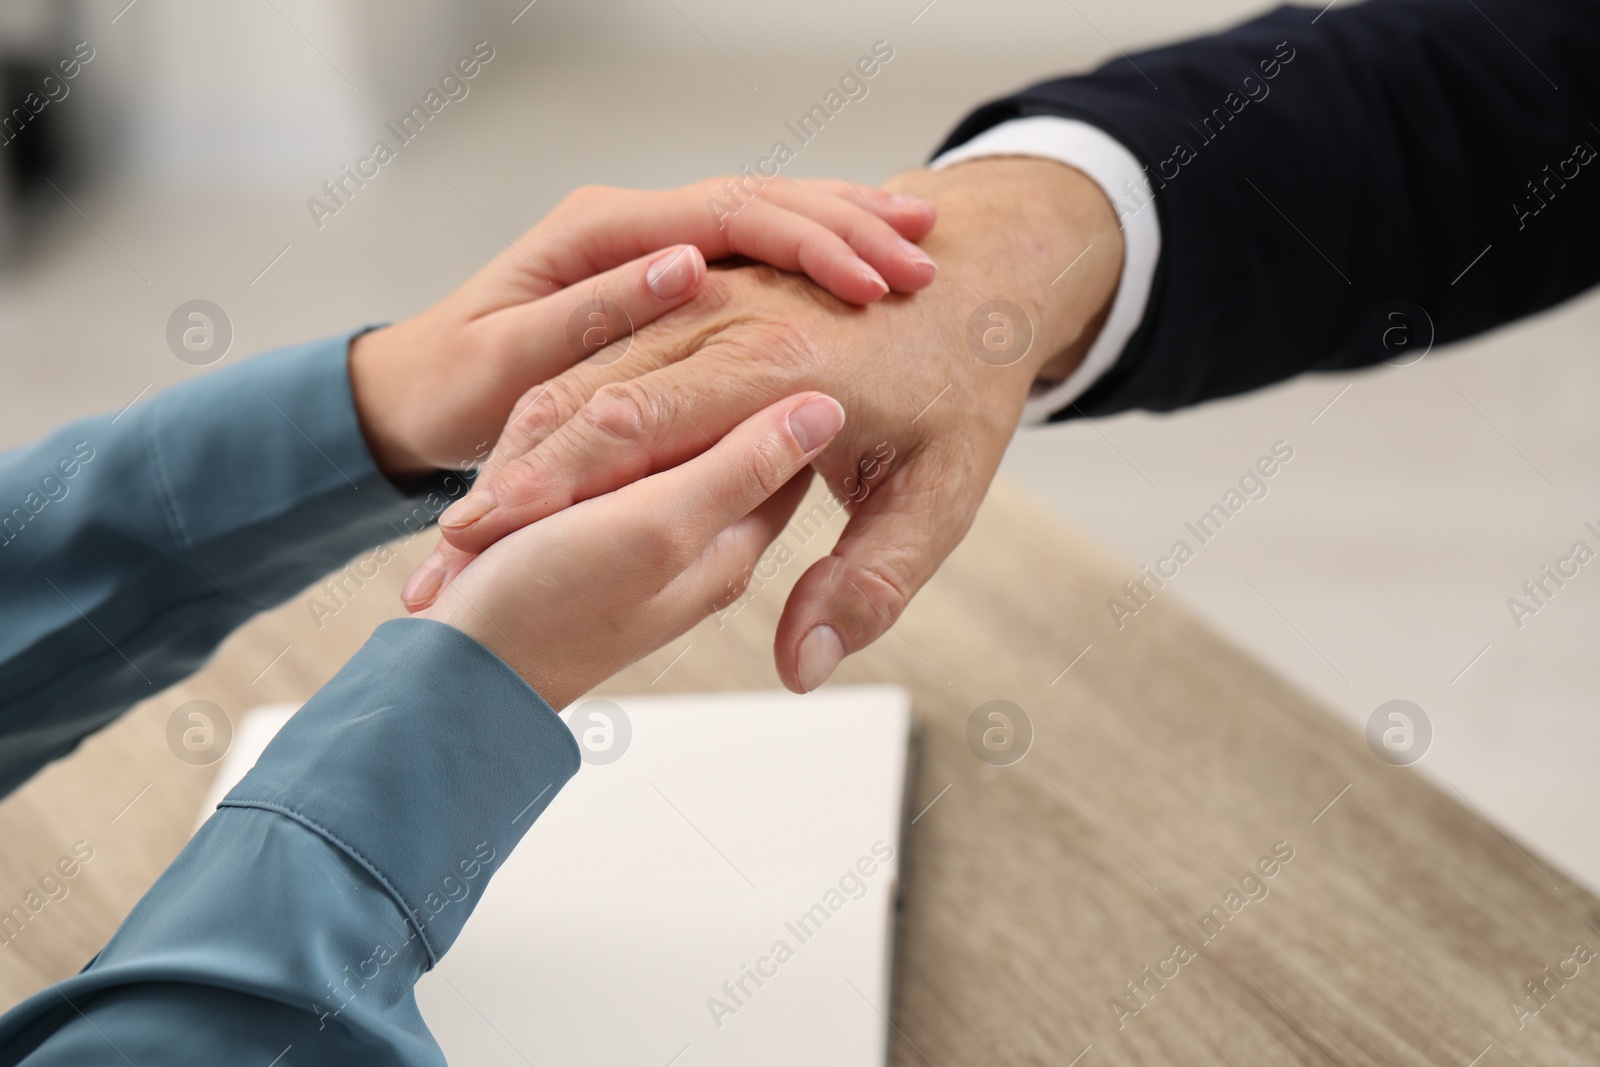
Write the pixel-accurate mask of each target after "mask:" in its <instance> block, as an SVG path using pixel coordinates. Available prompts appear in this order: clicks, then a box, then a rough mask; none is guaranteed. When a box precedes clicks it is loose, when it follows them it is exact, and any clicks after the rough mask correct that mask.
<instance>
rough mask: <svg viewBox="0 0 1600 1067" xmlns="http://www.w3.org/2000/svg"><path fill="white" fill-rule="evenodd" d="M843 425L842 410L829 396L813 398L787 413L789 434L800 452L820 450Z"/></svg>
mask: <svg viewBox="0 0 1600 1067" xmlns="http://www.w3.org/2000/svg"><path fill="white" fill-rule="evenodd" d="M843 425H844V408H842V407H840V406H839V402H838V401H837V400H835V399H834V398H833V397H831V396H814V397H812V398H811V399H810V400H807V401H806V402H805V403H804V404H801V405H800V406H799V407H797V408H795V409H794V410H793V411H791V412H789V432H790V433H792V434H794V439H795V440H796V441H798V442H799V443H800V450H801V451H802V452H810V451H811V450H812V449H814V448H821V447H822V446H823V445H825V444H827V443H828V442H829V441H831V440H832V439H833V435H834V434H836V433H838V432H839V429H840V427H842V426H843Z"/></svg>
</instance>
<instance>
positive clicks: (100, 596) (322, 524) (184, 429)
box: [0, 336, 466, 795]
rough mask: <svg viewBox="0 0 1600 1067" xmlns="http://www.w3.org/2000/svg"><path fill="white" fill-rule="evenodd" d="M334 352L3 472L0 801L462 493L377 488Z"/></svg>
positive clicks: (262, 364) (152, 411)
mask: <svg viewBox="0 0 1600 1067" xmlns="http://www.w3.org/2000/svg"><path fill="white" fill-rule="evenodd" d="M347 347H348V337H347V336H340V337H334V338H330V339H328V340H326V341H318V342H314V343H312V344H307V345H301V346H298V347H295V348H289V349H284V350H283V351H280V352H275V353H271V354H269V355H265V356H261V357H258V358H256V359H252V360H247V361H245V362H243V363H240V364H238V365H236V366H233V367H229V368H227V369H224V370H221V371H218V372H216V373H214V374H208V375H206V376H205V377H202V378H198V379H195V380H193V381H190V382H187V383H185V384H183V385H181V386H178V387H177V388H174V389H170V390H167V391H166V392H164V393H161V394H159V395H158V396H156V397H155V398H154V399H152V400H151V401H149V402H148V403H146V404H142V405H136V406H134V407H132V408H129V409H128V410H127V411H124V412H123V413H122V414H121V415H118V416H114V417H113V416H101V417H97V418H90V419H83V420H81V421H78V422H75V423H72V424H70V425H68V426H66V427H64V428H62V429H61V430H59V431H57V432H56V433H54V434H52V435H51V436H50V437H48V438H46V439H45V440H43V441H41V442H39V443H37V444H34V445H32V446H29V447H28V448H25V449H20V450H17V451H14V452H11V453H8V454H6V455H5V456H4V457H3V458H0V507H3V508H4V509H5V511H4V513H3V515H0V618H3V619H4V625H0V795H3V794H4V793H7V792H10V791H11V790H12V789H14V788H15V787H16V786H17V785H19V784H20V783H21V782H23V781H24V780H26V779H27V778H28V777H29V776H30V775H31V774H32V773H33V772H34V771H36V770H37V769H38V768H39V767H41V766H43V765H44V764H45V763H47V762H49V761H50V760H52V759H56V758H58V757H60V756H63V755H65V754H66V753H67V752H70V751H71V750H72V749H73V747H75V746H76V745H77V743H78V742H79V741H80V740H81V739H82V738H83V737H84V736H86V735H87V734H89V733H91V732H93V731H94V730H97V729H99V728H100V727H101V726H104V725H105V724H106V723H107V722H109V721H110V720H111V719H112V718H114V717H115V716H116V715H117V714H118V713H120V712H121V711H122V710H124V709H125V708H126V707H128V706H129V705H130V704H132V703H134V702H136V701H138V700H141V699H143V698H145V697H147V696H152V695H154V694H156V693H159V692H160V691H161V690H162V689H164V688H166V687H167V686H169V685H171V684H172V683H173V682H175V681H177V680H178V679H180V678H182V677H184V676H185V675H187V674H189V673H190V672H192V671H193V670H195V669H196V668H197V667H199V666H200V664H201V663H203V662H204V661H205V660H206V658H207V657H209V656H210V655H211V653H212V651H213V650H214V649H215V648H216V646H217V645H218V644H220V643H221V641H222V639H223V638H224V637H226V636H227V635H228V634H229V633H230V632H231V631H232V630H233V629H234V628H235V627H237V626H239V625H240V624H241V623H243V622H244V621H245V620H246V619H248V618H249V617H250V616H252V615H254V614H255V613H256V612H258V611H262V610H264V609H266V608H269V607H271V606H273V605H274V604H277V603H279V602H281V601H283V600H285V599H287V598H288V597H290V596H292V595H293V594H294V593H296V592H297V591H299V590H300V589H303V588H304V587H305V586H307V585H309V584H310V583H311V582H313V581H315V580H316V579H317V578H318V577H320V576H321V575H323V574H325V573H327V572H328V571H330V570H333V569H334V568H336V567H337V566H339V565H340V564H342V563H343V562H345V561H346V560H348V559H350V558H351V557H352V556H354V555H356V554H357V553H359V552H361V551H363V550H364V549H368V548H370V547H372V546H373V545H376V544H380V543H382V542H384V541H388V540H391V539H393V538H395V537H398V536H401V535H403V534H405V533H406V532H407V531H408V530H413V531H415V530H421V529H423V528H424V527H426V526H427V525H429V524H430V523H431V522H432V521H433V519H434V518H435V517H436V516H437V515H438V513H439V510H440V509H441V508H443V507H444V506H445V504H446V503H448V501H449V500H450V499H451V498H452V497H455V496H459V495H460V494H461V493H462V491H463V490H464V489H465V488H466V481H465V480H464V479H463V477H462V476H461V475H459V474H453V473H441V474H438V475H435V476H433V477H430V478H426V479H424V480H422V481H420V482H418V483H417V484H416V486H415V487H414V489H413V490H411V491H408V492H402V491H400V490H398V489H396V488H395V486H394V485H393V484H391V483H390V482H389V480H388V479H387V478H385V477H384V476H383V474H382V473H380V472H379V470H378V468H377V466H376V465H375V463H374V461H373V458H372V454H371V452H370V451H369V449H368V448H367V445H366V442H365V439H364V438H363V436H362V433H361V429H360V426H359V424H358V420H357V414H356V409H355V406H354V403H353V401H352V397H351V391H350V379H349V375H348V373H347V371H346V350H347Z"/></svg>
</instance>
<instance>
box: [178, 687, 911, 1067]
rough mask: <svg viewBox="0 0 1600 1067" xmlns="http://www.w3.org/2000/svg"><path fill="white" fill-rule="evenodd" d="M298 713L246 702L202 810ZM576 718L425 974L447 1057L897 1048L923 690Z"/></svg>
mask: <svg viewBox="0 0 1600 1067" xmlns="http://www.w3.org/2000/svg"><path fill="white" fill-rule="evenodd" d="M617 708H620V709H621V710H622V714H621V715H618V714H617V713H616V710H615V709H617ZM290 711H292V709H291V708H285V707H283V706H277V707H274V708H263V709H257V710H256V711H255V712H251V713H250V714H248V715H246V716H245V718H244V720H243V721H242V722H241V723H240V724H239V728H238V730H237V734H236V737H235V740H234V744H233V748H232V750H231V751H230V752H229V754H228V756H227V758H226V759H225V760H224V762H223V765H222V767H221V769H220V772H219V774H218V783H217V786H216V787H215V788H214V790H213V793H214V795H213V796H212V797H211V798H210V801H209V802H208V804H207V807H206V810H205V814H206V815H209V814H210V811H211V807H212V805H214V803H215V801H216V800H218V799H220V798H221V796H222V795H223V794H224V793H225V792H226V790H227V789H228V788H231V786H232V784H233V782H235V781H237V779H238V778H239V777H240V776H241V775H242V774H243V773H244V771H245V770H246V769H248V767H249V766H251V765H253V763H254V761H255V758H256V756H257V755H259V753H260V750H261V748H263V747H264V746H265V744H266V741H267V740H268V739H270V736H271V734H272V733H275V732H276V729H277V726H279V725H281V724H282V722H283V721H285V720H286V717H287V715H286V713H287V712H290ZM562 717H563V718H564V719H566V720H567V721H568V723H569V725H571V726H572V727H573V729H574V732H575V734H576V735H577V737H578V738H579V742H580V747H584V748H585V749H586V751H585V763H584V766H583V769H582V770H581V771H580V772H579V773H578V775H577V776H576V777H575V778H574V779H573V780H572V781H571V782H569V783H568V784H567V786H566V788H565V789H563V790H562V792H561V793H560V795H558V796H557V797H556V799H555V801H554V802H553V803H552V804H551V806H550V808H549V810H548V811H546V812H545V813H544V815H542V816H541V817H540V818H539V820H538V822H536V823H535V824H534V826H533V828H532V829H531V830H530V831H529V832H528V835H527V837H526V838H524V839H523V842H522V844H521V845H520V846H519V847H518V848H517V850H516V852H515V853H513V854H512V856H511V857H510V858H508V859H507V860H506V861H505V862H504V863H503V864H502V865H501V867H500V869H499V870H498V872H497V873H496V874H495V876H494V879H493V881H492V882H491V883H490V885H489V888H488V890H487V891H486V892H485V893H484V895H483V897H482V899H481V900H480V901H479V902H478V907H477V910H476V912H475V913H474V914H473V917H472V919H471V920H470V921H469V922H468V924H467V926H466V929H465V930H464V931H463V932H462V935H461V937H460V939H459V940H458V941H457V942H456V944H455V946H454V947H453V948H452V949H451V951H450V952H449V954H448V955H446V957H445V959H444V960H443V962H442V963H441V964H440V966H439V967H438V968H437V969H436V970H435V971H433V972H432V973H430V974H428V975H427V976H425V977H424V978H423V980H422V981H421V983H420V984H419V985H418V987H417V998H418V1001H419V1003H420V1005H421V1008H422V1014H423V1017H424V1018H425V1019H426V1020H427V1022H428V1025H429V1027H430V1028H431V1029H432V1030H433V1032H434V1035H435V1036H436V1037H437V1038H438V1039H439V1042H440V1044H441V1045H442V1046H443V1048H444V1051H445V1055H446V1057H447V1058H448V1059H449V1060H450V1062H452V1063H457V1064H471V1065H473V1067H499V1065H502V1064H503V1065H507V1067H526V1064H527V1063H530V1062H531V1063H541V1064H542V1063H586V1064H605V1065H611V1064H616V1065H623V1064H640V1065H644V1067H668V1065H671V1067H707V1065H722V1064H726V1065H734V1064H737V1065H739V1067H749V1065H750V1064H762V1065H763V1067H786V1065H790V1064H794V1065H800V1064H805V1065H807V1067H811V1065H816V1064H828V1065H830V1067H881V1065H883V1064H885V1063H886V1062H887V1060H888V1049H889V1037H890V1034H891V1031H890V1028H889V1022H888V1016H889V1015H890V1013H891V1011H892V1007H893V1004H892V972H893V966H894V933H895V910H896V902H897V899H898V892H899V879H900V846H901V829H902V826H903V821H904V803H905V794H906V786H907V781H908V772H909V756H910V740H911V724H912V719H911V709H910V702H909V698H908V696H907V694H906V693H905V691H904V690H902V689H899V688H895V687H888V686H882V687H879V686H873V687H855V688H846V687H840V688H828V689H824V690H821V691H819V692H816V693H812V694H808V695H806V696H803V697H800V696H794V695H792V694H789V693H784V692H761V693H719V694H714V695H696V696H674V697H654V696H652V697H617V698H613V699H612V700H610V701H605V700H600V701H585V702H581V703H579V704H577V705H575V706H574V707H573V708H571V709H569V710H568V711H567V712H566V713H564V714H563V716H562ZM252 719H255V720H256V722H255V723H254V724H253V723H252ZM258 727H259V728H258Z"/></svg>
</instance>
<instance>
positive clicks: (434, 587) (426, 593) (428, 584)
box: [400, 556, 444, 608]
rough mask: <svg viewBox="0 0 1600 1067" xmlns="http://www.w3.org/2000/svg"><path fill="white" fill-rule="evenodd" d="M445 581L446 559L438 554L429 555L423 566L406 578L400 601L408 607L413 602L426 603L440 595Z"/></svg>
mask: <svg viewBox="0 0 1600 1067" xmlns="http://www.w3.org/2000/svg"><path fill="white" fill-rule="evenodd" d="M443 582H444V560H442V559H440V558H439V557H438V556H429V557H428V558H427V559H425V560H423V561H422V566H420V567H418V568H417V569H416V570H414V571H412V572H411V577H409V578H407V579H406V585H405V588H404V589H402V590H400V603H402V604H404V605H405V606H406V607H407V608H409V607H411V606H412V605H413V604H419V605H420V604H426V603H428V602H429V601H430V600H432V599H433V598H434V597H436V596H438V595H439V586H440V585H441V584H442V583H443Z"/></svg>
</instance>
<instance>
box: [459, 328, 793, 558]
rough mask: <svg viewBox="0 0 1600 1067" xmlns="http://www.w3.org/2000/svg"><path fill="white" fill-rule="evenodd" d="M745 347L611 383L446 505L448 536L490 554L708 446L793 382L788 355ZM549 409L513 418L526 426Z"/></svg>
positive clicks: (556, 389) (712, 351) (708, 351)
mask: <svg viewBox="0 0 1600 1067" xmlns="http://www.w3.org/2000/svg"><path fill="white" fill-rule="evenodd" d="M745 352H746V350H745V349H744V348H743V347H739V348H735V347H734V346H730V345H719V344H715V343H714V344H711V345H707V346H706V347H704V348H702V349H701V350H700V351H698V352H697V353H695V357H694V361H693V363H694V366H693V368H692V369H689V370H684V369H682V368H680V367H679V366H678V365H673V366H670V367H666V368H663V369H662V370H659V371H654V372H651V373H648V374H645V375H643V376H641V377H638V378H631V379H627V380H624V381H615V382H612V383H610V384H607V385H604V386H602V387H601V388H599V389H598V390H596V391H595V393H594V395H593V396H592V397H591V398H590V399H589V401H588V402H587V403H583V404H582V405H581V406H579V407H578V408H577V409H576V412H575V413H573V414H572V415H571V416H570V417H568V418H566V420H565V421H564V422H562V423H560V425H558V426H556V427H555V429H554V430H553V431H550V432H549V433H548V435H547V436H546V437H545V439H544V440H543V441H542V442H541V443H540V444H539V445H538V447H537V448H535V449H533V450H532V451H530V452H526V453H524V454H523V455H521V456H518V457H516V458H512V459H508V460H507V461H506V462H505V463H504V465H502V466H499V467H497V468H496V470H495V471H494V472H493V476H492V477H491V478H489V479H488V480H485V479H483V478H480V479H479V480H478V481H477V482H476V483H475V485H474V487H473V490H472V492H471V493H470V494H468V495H467V496H466V497H464V498H463V499H462V500H460V501H458V502H457V503H456V504H454V505H453V506H452V507H450V508H449V509H448V510H447V511H445V513H444V514H443V515H441V516H440V517H439V528H440V530H441V531H442V532H443V534H444V537H445V539H446V540H448V541H449V542H450V543H451V544H453V545H455V546H456V547H457V548H461V549H464V550H465V551H468V552H481V551H483V550H484V549H485V548H487V547H488V546H489V545H491V544H493V543H494V542H495V541H496V540H498V539H499V538H501V537H504V536H505V535H506V534H508V533H510V532H511V531H513V530H516V529H520V528H521V527H523V526H526V525H527V524H528V523H530V522H537V521H538V520H539V519H542V518H544V517H545V516H547V515H551V514H554V513H555V512H557V511H560V510H562V509H563V508H567V507H570V506H571V505H573V504H575V503H577V502H578V501H580V500H587V499H588V498H590V497H593V496H599V495H600V494H602V493H608V492H611V491H612V490H614V489H616V488H618V487H620V486H623V485H626V484H628V483H629V482H632V481H635V480H637V479H639V478H642V477H645V476H646V475H649V474H652V473H654V472H656V471H660V470H664V469H666V468H668V467H672V466H675V465H677V464H679V463H682V462H683V461H685V460H687V459H689V458H691V457H694V456H697V455H699V454H700V453H701V452H704V451H705V450H706V449H707V448H709V447H711V445H712V444H713V443H714V442H716V441H718V440H719V439H721V438H722V436H723V435H724V434H726V433H728V432H729V431H731V430H732V429H733V428H734V427H735V426H736V425H738V424H739V422H740V421H742V420H743V419H745V418H747V417H748V416H750V415H751V414H752V413H753V412H754V411H756V410H757V409H759V407H760V406H761V405H763V404H766V403H769V402H771V401H772V400H774V399H776V398H778V397H782V396H784V395H785V394H787V393H789V392H790V391H791V389H792V386H787V385H786V384H784V381H785V380H784V379H781V378H780V375H783V374H784V372H785V368H784V367H783V365H782V361H781V360H779V361H776V362H774V363H752V362H750V360H749V359H748V358H747V357H746V354H745ZM563 377H565V376H563ZM568 388H569V387H567V386H564V385H562V384H560V379H557V381H556V382H555V383H552V386H551V388H550V389H549V390H547V393H550V394H556V395H557V396H558V397H563V398H564V397H566V393H567V389H568ZM557 402H558V403H566V402H567V400H566V399H562V400H558V401H557ZM546 410H548V409H535V410H533V411H532V412H531V413H523V414H519V415H518V417H517V418H516V419H514V420H513V421H514V422H517V423H518V424H519V425H520V424H526V423H528V422H530V421H532V420H533V419H535V418H537V417H539V416H541V415H542V414H544V412H545V411H546ZM517 432H519V433H524V432H528V431H526V430H523V429H519V430H518V431H517ZM533 432H538V431H533Z"/></svg>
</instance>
